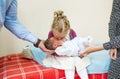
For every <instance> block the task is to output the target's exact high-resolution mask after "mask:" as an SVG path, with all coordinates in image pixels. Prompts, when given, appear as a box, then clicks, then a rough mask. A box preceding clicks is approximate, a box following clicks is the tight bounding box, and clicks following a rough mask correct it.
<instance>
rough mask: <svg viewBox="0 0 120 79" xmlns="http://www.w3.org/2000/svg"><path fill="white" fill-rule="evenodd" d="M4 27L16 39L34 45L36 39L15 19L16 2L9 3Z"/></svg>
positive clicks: (14, 0)
mask: <svg viewBox="0 0 120 79" xmlns="http://www.w3.org/2000/svg"><path fill="white" fill-rule="evenodd" d="M4 25H5V27H6V28H7V29H8V30H9V31H11V32H12V33H13V34H14V35H16V36H17V37H18V38H20V39H23V40H26V41H29V42H31V43H34V42H35V41H36V40H37V37H36V36H35V35H34V34H32V33H31V32H30V31H28V30H27V28H26V27H25V26H23V25H22V24H21V23H20V22H19V20H18V18H17V0H13V1H12V2H11V3H10V6H9V7H8V9H7V11H6V15H5V22H4Z"/></svg>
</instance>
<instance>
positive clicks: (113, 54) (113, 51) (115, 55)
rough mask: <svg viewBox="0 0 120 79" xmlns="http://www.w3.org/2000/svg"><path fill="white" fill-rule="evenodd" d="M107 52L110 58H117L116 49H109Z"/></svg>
mask: <svg viewBox="0 0 120 79" xmlns="http://www.w3.org/2000/svg"><path fill="white" fill-rule="evenodd" d="M109 54H110V57H111V59H113V60H116V58H117V49H111V50H110V52H109Z"/></svg>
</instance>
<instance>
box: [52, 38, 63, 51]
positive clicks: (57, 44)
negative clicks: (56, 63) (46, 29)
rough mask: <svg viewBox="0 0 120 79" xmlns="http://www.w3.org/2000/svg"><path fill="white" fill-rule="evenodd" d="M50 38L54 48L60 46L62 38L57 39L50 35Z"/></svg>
mask: <svg viewBox="0 0 120 79" xmlns="http://www.w3.org/2000/svg"><path fill="white" fill-rule="evenodd" d="M51 39H52V40H53V41H54V43H53V48H54V49H56V48H57V47H59V46H61V45H62V44H63V43H64V41H63V40H57V39H55V38H54V37H52V38H51Z"/></svg>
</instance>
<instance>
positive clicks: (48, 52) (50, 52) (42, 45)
mask: <svg viewBox="0 0 120 79" xmlns="http://www.w3.org/2000/svg"><path fill="white" fill-rule="evenodd" d="M38 48H40V49H42V50H43V51H44V52H45V53H47V54H53V53H54V50H49V49H47V48H46V47H45V46H44V40H41V42H40V44H39V45H38Z"/></svg>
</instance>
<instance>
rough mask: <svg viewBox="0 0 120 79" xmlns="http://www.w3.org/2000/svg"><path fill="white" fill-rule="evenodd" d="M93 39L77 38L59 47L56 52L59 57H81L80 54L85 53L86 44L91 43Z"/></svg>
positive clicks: (89, 37)
mask: <svg viewBox="0 0 120 79" xmlns="http://www.w3.org/2000/svg"><path fill="white" fill-rule="evenodd" d="M92 39H93V38H92V37H91V36H88V37H84V38H83V37H75V38H74V39H72V40H70V41H66V42H65V43H64V44H63V45H62V46H60V47H57V48H56V50H55V52H56V54H58V55H63V56H79V55H80V52H82V51H84V50H85V49H86V47H85V46H84V44H85V43H91V41H92Z"/></svg>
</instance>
